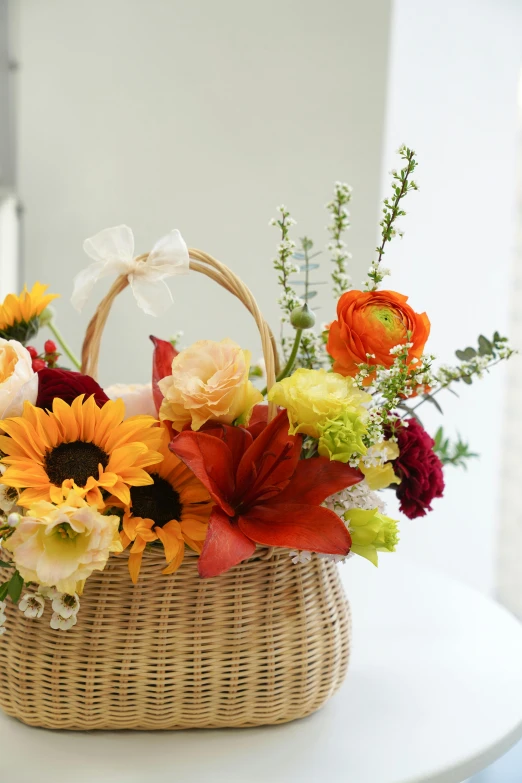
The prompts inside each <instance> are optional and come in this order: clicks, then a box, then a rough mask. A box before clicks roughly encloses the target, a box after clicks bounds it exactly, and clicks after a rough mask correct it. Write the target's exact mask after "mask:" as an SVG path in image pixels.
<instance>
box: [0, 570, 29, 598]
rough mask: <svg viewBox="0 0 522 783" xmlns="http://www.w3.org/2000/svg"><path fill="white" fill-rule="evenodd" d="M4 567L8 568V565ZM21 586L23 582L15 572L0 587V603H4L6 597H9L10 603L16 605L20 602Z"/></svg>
mask: <svg viewBox="0 0 522 783" xmlns="http://www.w3.org/2000/svg"><path fill="white" fill-rule="evenodd" d="M5 565H7V566H9V565H10V564H9V563H6V564H5ZM23 586H24V580H23V579H22V577H21V576H20V574H19V572H18V571H15V572H14V573H13V574H12V576H11V578H10V579H8V580H7V581H6V582H4V583H3V584H1V585H0V601H5V599H6V598H7V596H9V597H10V598H11V600H12V602H13V603H14V604H17V603H18V601H19V600H20V595H21V594H22V589H23Z"/></svg>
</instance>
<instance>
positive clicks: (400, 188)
mask: <svg viewBox="0 0 522 783" xmlns="http://www.w3.org/2000/svg"><path fill="white" fill-rule="evenodd" d="M399 155H400V157H401V159H402V161H403V162H404V166H403V167H402V168H401V169H400V171H397V170H396V169H393V170H392V172H391V174H392V195H391V197H390V198H385V199H384V205H383V209H382V212H383V218H382V220H381V222H380V224H379V225H380V227H381V244H380V245H379V246H378V247H377V248H376V253H377V258H376V259H375V261H372V265H371V266H370V269H369V271H368V278H369V280H368V282H367V283H366V285H365V287H366V290H368V291H376V290H377V288H378V287H379V285H380V283H381V282H382V280H383V278H384V277H385V276H386V275H388V274H389V271H388V270H387V269H382V268H381V266H380V263H381V260H382V257H383V255H384V253H385V247H386V245H387V243H388V242H391V240H392V239H393V238H394V237H395V236H397V235H399V236H402V232H401V231H400V230H398V229H397V227H396V221H397V218H401V217H403V216H404V215H406V212H405V211H404V209H403V208H402V206H401V201H402V199H403V198H404V196H405V195H406V194H407V193H409V192H410V190H417V183H416V182H414V180H412V179H410V178H411V175H412V174H413V172H414V170H415V168H416V167H417V161H416V160H415V152H414V151H413V150H411V149H410V148H409V147H406V146H404V145H403V146H402V147H400V148H399Z"/></svg>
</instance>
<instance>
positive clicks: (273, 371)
mask: <svg viewBox="0 0 522 783" xmlns="http://www.w3.org/2000/svg"><path fill="white" fill-rule="evenodd" d="M148 255H149V254H148V253H144V254H143V255H141V256H139V257H138V258H137V259H136V260H137V261H146V260H147V258H148ZM189 257H190V265H189V266H190V269H192V270H193V271H194V272H200V273H201V274H203V275H206V276H207V277H210V279H211V280H214V281H215V282H216V283H218V284H219V285H220V286H222V287H223V288H224V289H225V290H226V291H229V292H230V293H231V294H233V295H234V296H236V297H237V298H238V299H239V300H240V302H242V303H243V304H244V305H245V307H246V308H247V310H248V311H249V312H250V313H251V314H252V316H253V318H254V320H255V322H256V326H257V328H258V330H259V334H260V336H261V345H262V348H263V357H264V360H265V365H266V380H267V384H266V385H267V389H271V387H272V386H273V385H274V383H275V382H276V376H277V374H278V373H279V357H278V354H277V348H276V341H275V338H274V335H273V334H272V332H271V330H270V327H269V326H268V324H267V322H266V321H265V319H264V318H263V316H262V314H261V311H260V309H259V306H258V304H257V302H256V300H255V299H254V296H253V294H252V292H251V291H250V289H249V288H248V287H247V286H246V285H245V284H244V283H243V282H242V281H241V280H240V279H239V277H238V276H237V275H235V274H234V272H232V271H231V270H230V269H229V268H228V267H227V266H225V264H222V263H221V262H220V261H218V260H217V259H215V258H213V257H212V256H210V255H209V254H208V253H205V252H203V250H196V249H194V248H189ZM128 285H129V281H128V278H127V275H120V277H118V278H117V279H116V280H115V281H114V283H113V285H112V286H111V288H110V290H109V292H108V293H107V295H106V296H105V297H104V298H103V299H102V301H101V302H100V304H99V305H98V307H97V309H96V312H95V313H94V315H93V317H92V318H91V320H90V322H89V325H88V326H87V330H86V332H85V338H84V341H83V346H82V373H84V374H85V375H90V376H91V377H92V378H95V379H96V378H97V377H98V362H99V357H100V346H101V339H102V336H103V330H104V329H105V324H106V323H107V318H108V317H109V313H110V310H111V307H112V304H113V302H114V300H115V299H116V297H117V296H118V294H120V293H121V292H122V291H124V290H125V288H127V286H128ZM275 413H276V408H275V405H273V404H272V403H269V405H268V421H271V420H272V419H273V418H274V416H275Z"/></svg>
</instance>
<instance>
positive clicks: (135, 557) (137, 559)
mask: <svg viewBox="0 0 522 783" xmlns="http://www.w3.org/2000/svg"><path fill="white" fill-rule="evenodd" d="M142 558H143V550H142V551H141V552H135V553H132V554H130V555H129V574H130V578H131V579H132V581H133V584H136V583H137V581H138V577H139V575H140V568H141V561H142Z"/></svg>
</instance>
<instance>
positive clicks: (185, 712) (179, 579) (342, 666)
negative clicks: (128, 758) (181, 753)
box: [0, 548, 351, 729]
mask: <svg viewBox="0 0 522 783" xmlns="http://www.w3.org/2000/svg"><path fill="white" fill-rule="evenodd" d="M164 564H165V561H164V555H163V552H162V551H161V550H155V549H153V550H151V551H149V550H147V551H146V552H145V556H144V560H143V565H142V569H141V574H140V579H139V582H138V584H137V586H135V587H134V586H133V585H132V583H131V581H130V578H129V574H128V570H127V557H126V556H125V554H123V555H121V556H118V557H115V556H113V557H111V558H110V561H109V564H108V566H107V567H106V569H105V571H103V572H101V573H97V572H96V573H94V574H93V576H92V577H91V578H90V579H89V580H88V581H87V583H86V586H85V592H84V595H83V596H82V599H81V610H80V612H79V615H78V623H77V625H76V626H75V627H74V628H72V629H71V630H69V631H66V632H64V631H55V630H52V629H51V628H50V626H49V619H50V612H51V610H50V607H49V604H48V603H47V608H46V611H45V614H44V616H43V617H42V618H41V619H39V620H31V619H28V618H26V617H25V616H24V615H23V614H22V612H21V611H20V610H18V609H17V608H15V607H13V605H12V604H11V603H10V602H9V603H8V609H7V613H8V620H7V624H6V628H7V631H6V633H5V635H4V636H3V638H2V642H1V644H0V678H1V682H2V687H1V689H0V706H1V707H2V708H3V710H4V711H5V712H7V713H8V714H9V715H13V716H15V717H17V718H19V719H20V720H22V721H23V722H24V723H27V724H30V725H33V726H43V727H46V728H60V729H182V728H192V727H194V728H195V727H198V728H213V727H220V726H255V725H260V724H274V723H284V722H286V721H290V720H294V719H296V718H301V717H303V716H305V715H308V714H310V713H311V712H314V711H315V710H317V709H318V708H319V707H321V705H322V704H324V702H325V701H326V700H327V699H328V698H329V697H330V696H331V695H332V694H333V693H334V692H335V691H336V690H337V689H338V688H339V686H340V685H341V683H342V681H343V679H344V677H345V674H346V669H347V665H348V658H349V649H350V630H351V623H350V613H349V608H348V604H347V602H346V599H345V596H344V592H343V589H342V586H341V583H340V579H339V574H338V567H337V566H336V565H335V564H333V563H330V562H326V561H325V560H322V559H320V558H318V557H316V556H314V557H313V558H312V560H311V561H310V562H308V563H304V564H299V565H294V564H293V563H292V562H291V559H290V558H289V556H288V551H287V550H278V549H276V550H267V549H262V548H260V549H258V550H257V552H256V554H255V556H254V557H253V558H251V559H250V560H248V561H246V562H244V563H242V564H240V565H239V566H237V567H235V568H233V569H231V570H230V571H229V572H227V573H226V574H223V575H221V576H219V577H217V578H215V579H208V580H204V579H201V578H200V577H199V576H198V573H197V558H196V557H195V556H194V555H193V554H192V553H190V554H188V556H187V557H186V559H185V561H184V563H183V564H182V566H181V568H180V569H179V571H178V572H177V573H175V574H172V575H169V576H163V575H162V574H161V568H162V567H164Z"/></svg>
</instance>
